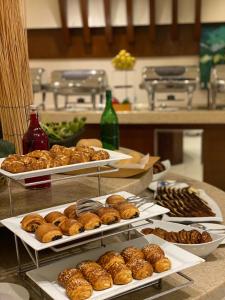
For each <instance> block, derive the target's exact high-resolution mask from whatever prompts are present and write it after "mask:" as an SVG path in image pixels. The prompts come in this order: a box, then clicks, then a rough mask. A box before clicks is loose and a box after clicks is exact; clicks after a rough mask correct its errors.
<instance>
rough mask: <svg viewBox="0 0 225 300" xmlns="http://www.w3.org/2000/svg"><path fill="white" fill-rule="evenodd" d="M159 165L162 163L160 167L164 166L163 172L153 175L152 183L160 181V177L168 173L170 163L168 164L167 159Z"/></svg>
mask: <svg viewBox="0 0 225 300" xmlns="http://www.w3.org/2000/svg"><path fill="white" fill-rule="evenodd" d="M161 163H162V165H164V167H165V170H164V171H162V172H159V173H156V174H153V177H152V181H157V180H159V179H161V178H162V177H164V176H165V175H166V174H167V173H168V171H169V169H170V167H171V163H170V160H169V159H167V160H163V161H161Z"/></svg>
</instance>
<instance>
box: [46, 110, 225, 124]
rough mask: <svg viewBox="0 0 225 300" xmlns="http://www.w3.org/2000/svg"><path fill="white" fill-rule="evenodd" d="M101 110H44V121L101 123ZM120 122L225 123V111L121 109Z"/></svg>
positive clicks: (118, 113) (118, 114) (119, 113)
mask: <svg viewBox="0 0 225 300" xmlns="http://www.w3.org/2000/svg"><path fill="white" fill-rule="evenodd" d="M101 114H102V112H100V111H79V112H72V111H71V112H69V111H43V112H42V113H41V118H42V121H43V122H50V121H54V122H60V121H65V120H72V119H73V118H74V117H83V116H84V117H86V118H87V123H88V124H99V122H100V118H101ZM117 116H118V118H119V123H120V124H127V125H130V124H160V125H162V124H190V125H194V124H206V125H207V124H224V125H225V111H219V110H191V111H187V110H179V111H149V110H144V111H119V112H117Z"/></svg>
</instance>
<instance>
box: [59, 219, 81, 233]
mask: <svg viewBox="0 0 225 300" xmlns="http://www.w3.org/2000/svg"><path fill="white" fill-rule="evenodd" d="M58 226H59V228H60V229H61V231H62V233H63V234H65V235H75V234H78V233H81V232H84V230H85V229H84V226H83V225H82V224H81V223H79V222H78V221H77V220H74V219H67V218H65V219H64V220H62V221H61V222H60V223H59V225H58Z"/></svg>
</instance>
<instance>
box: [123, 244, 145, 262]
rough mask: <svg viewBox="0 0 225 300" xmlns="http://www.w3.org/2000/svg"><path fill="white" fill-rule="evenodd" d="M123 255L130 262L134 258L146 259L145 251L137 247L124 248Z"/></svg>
mask: <svg viewBox="0 0 225 300" xmlns="http://www.w3.org/2000/svg"><path fill="white" fill-rule="evenodd" d="M121 255H122V256H123V258H124V260H125V262H129V261H130V260H133V259H144V253H143V252H142V251H141V249H138V248H136V247H127V248H125V249H123V251H122V252H121Z"/></svg>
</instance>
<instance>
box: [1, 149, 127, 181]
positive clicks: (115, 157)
mask: <svg viewBox="0 0 225 300" xmlns="http://www.w3.org/2000/svg"><path fill="white" fill-rule="evenodd" d="M94 149H95V150H103V149H100V148H96V147H94ZM104 150H105V151H107V152H108V153H109V155H110V158H109V159H105V160H96V161H88V162H84V163H78V164H72V165H66V166H61V167H55V168H48V169H42V170H34V171H29V172H23V173H10V172H7V171H5V170H3V169H1V168H0V173H1V174H2V175H4V176H7V177H9V178H12V179H14V180H22V179H26V178H32V177H38V176H44V175H52V174H58V173H65V172H69V171H74V170H80V169H87V168H93V167H101V166H105V165H109V164H111V163H113V162H117V161H120V160H123V159H128V158H131V156H129V155H127V154H124V153H120V152H117V151H111V150H107V149H104ZM4 159H5V158H1V159H0V165H1V164H2V162H3V161H4Z"/></svg>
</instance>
